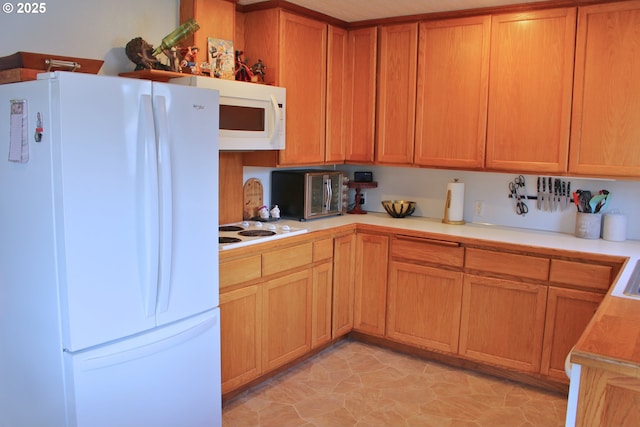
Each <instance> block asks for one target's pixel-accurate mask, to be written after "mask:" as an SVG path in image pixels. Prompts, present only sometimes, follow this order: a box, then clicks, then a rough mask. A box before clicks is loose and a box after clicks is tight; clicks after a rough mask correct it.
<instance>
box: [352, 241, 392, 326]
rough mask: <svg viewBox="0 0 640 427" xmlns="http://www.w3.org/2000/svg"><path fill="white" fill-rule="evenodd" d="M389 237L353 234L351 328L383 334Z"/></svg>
mask: <svg viewBox="0 0 640 427" xmlns="http://www.w3.org/2000/svg"><path fill="white" fill-rule="evenodd" d="M388 258H389V237H387V236H382V235H377V234H369V233H358V234H357V235H356V280H355V300H354V309H353V329H355V330H356V331H359V332H364V333H367V334H370V335H376V336H380V337H381V336H384V321H385V316H386V307H387V264H388Z"/></svg>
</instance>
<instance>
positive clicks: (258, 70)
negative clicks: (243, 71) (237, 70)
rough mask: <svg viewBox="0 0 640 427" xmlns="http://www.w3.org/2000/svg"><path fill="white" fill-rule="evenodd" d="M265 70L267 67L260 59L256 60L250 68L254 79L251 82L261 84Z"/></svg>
mask: <svg viewBox="0 0 640 427" xmlns="http://www.w3.org/2000/svg"><path fill="white" fill-rule="evenodd" d="M266 69H267V67H266V65H264V63H263V62H262V59H258V62H256V63H255V64H253V65H252V66H251V72H252V73H253V75H254V77H255V79H253V80H252V81H261V82H262V83H264V74H265V71H266Z"/></svg>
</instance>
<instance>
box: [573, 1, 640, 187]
mask: <svg viewBox="0 0 640 427" xmlns="http://www.w3.org/2000/svg"><path fill="white" fill-rule="evenodd" d="M578 14H579V15H578V34H577V44H576V65H575V85H574V93H573V117H572V125H571V150H570V163H569V172H574V173H579V174H587V175H603V176H633V177H637V176H640V145H638V141H639V140H640V121H639V120H638V117H639V116H640V79H638V75H640V55H638V52H639V51H640V37H638V32H639V31H640V1H628V2H618V3H604V4H597V5H592V6H586V7H581V8H580V9H579V12H578Z"/></svg>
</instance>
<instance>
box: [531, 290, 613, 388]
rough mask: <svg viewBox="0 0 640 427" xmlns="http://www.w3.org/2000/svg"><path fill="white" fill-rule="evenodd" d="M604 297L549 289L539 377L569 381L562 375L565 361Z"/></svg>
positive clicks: (593, 293)
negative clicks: (540, 375)
mask: <svg viewBox="0 0 640 427" xmlns="http://www.w3.org/2000/svg"><path fill="white" fill-rule="evenodd" d="M603 297H604V295H603V294H598V293H595V292H585V291H577V290H573V289H563V288H556V287H553V286H551V287H549V294H548V297H547V315H546V321H545V329H544V342H543V346H542V365H541V369H540V372H541V373H542V374H544V375H549V376H551V377H554V378H557V379H559V380H564V381H566V382H568V381H569V379H568V378H567V375H566V373H565V371H564V361H565V359H566V357H567V354H569V352H570V351H571V349H572V348H573V346H574V345H575V344H576V342H578V338H580V335H582V333H583V332H584V329H585V328H586V327H587V324H588V323H589V321H590V320H591V318H592V317H593V315H594V313H595V312H596V309H597V308H598V305H599V304H600V302H601V301H602V298H603Z"/></svg>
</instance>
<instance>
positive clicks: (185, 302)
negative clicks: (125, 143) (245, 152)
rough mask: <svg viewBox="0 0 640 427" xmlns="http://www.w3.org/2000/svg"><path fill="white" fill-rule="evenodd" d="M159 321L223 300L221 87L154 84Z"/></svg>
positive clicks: (181, 315)
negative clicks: (220, 294) (220, 291)
mask: <svg viewBox="0 0 640 427" xmlns="http://www.w3.org/2000/svg"><path fill="white" fill-rule="evenodd" d="M153 98H154V111H155V119H156V131H157V138H158V158H159V162H158V164H159V168H158V174H159V176H160V187H159V188H160V230H161V232H160V263H159V264H160V269H159V271H160V277H159V290H158V309H157V321H158V324H166V323H169V322H173V321H175V320H178V319H181V318H184V317H186V316H190V315H193V314H194V313H199V312H202V311H205V310H209V309H211V308H213V307H216V306H218V301H219V297H218V92H217V91H214V90H211V89H202V88H193V87H188V86H180V85H172V84H161V83H154V86H153Z"/></svg>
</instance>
